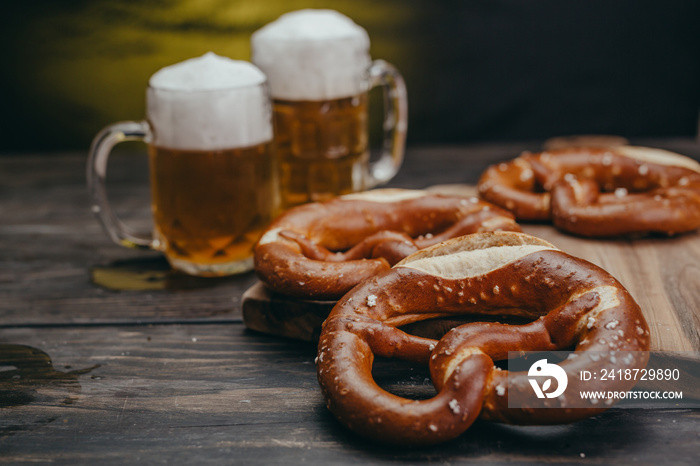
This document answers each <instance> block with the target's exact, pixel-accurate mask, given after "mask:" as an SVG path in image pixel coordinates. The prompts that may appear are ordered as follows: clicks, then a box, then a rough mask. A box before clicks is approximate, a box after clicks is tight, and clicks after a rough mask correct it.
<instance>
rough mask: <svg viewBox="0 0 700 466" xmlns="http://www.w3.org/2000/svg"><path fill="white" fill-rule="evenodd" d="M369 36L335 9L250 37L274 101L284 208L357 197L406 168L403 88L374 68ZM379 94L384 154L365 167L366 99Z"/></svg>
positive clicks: (379, 64)
mask: <svg viewBox="0 0 700 466" xmlns="http://www.w3.org/2000/svg"><path fill="white" fill-rule="evenodd" d="M369 45H370V42H369V36H368V35H367V32H366V31H365V30H364V29H363V28H361V27H360V26H358V25H357V24H355V23H354V22H353V21H352V20H350V19H349V18H347V17H346V16H343V15H341V14H340V13H337V12H335V11H332V10H300V11H296V12H292V13H287V14H285V15H282V16H281V17H280V18H278V19H277V20H275V21H273V22H272V23H270V24H268V25H266V26H264V27H263V28H261V29H260V30H258V31H256V32H255V33H254V34H253V36H252V38H251V49H252V61H253V63H254V64H255V65H257V66H258V68H260V69H261V70H262V71H263V72H264V73H265V74H266V75H267V79H268V82H269V85H270V93H271V95H272V99H273V113H274V119H275V142H276V147H277V154H278V157H279V161H280V167H279V169H280V180H279V183H280V195H281V199H282V205H283V207H285V208H287V207H291V206H293V205H297V204H302V203H305V202H309V201H323V200H326V199H329V198H331V197H334V196H337V195H339V194H346V193H350V192H357V191H362V190H365V189H369V188H372V187H375V186H377V185H379V184H382V183H385V182H387V181H389V180H390V179H391V178H393V177H394V175H395V174H396V172H397V171H398V170H399V167H400V166H401V163H402V161H403V155H404V145H405V140H406V127H407V113H408V110H407V98H406V86H405V84H404V81H403V78H402V77H401V75H400V74H399V72H398V71H397V70H396V69H395V68H394V67H393V66H392V65H390V64H388V63H386V62H385V61H382V60H376V61H374V62H372V61H371V58H370V56H369ZM376 86H381V87H382V88H383V90H384V101H385V104H384V109H385V110H384V142H383V149H382V153H381V155H380V156H379V158H378V159H377V160H376V161H372V162H370V153H369V141H368V139H369V138H368V93H369V90H370V89H371V88H373V87H376Z"/></svg>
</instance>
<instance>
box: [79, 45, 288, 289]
mask: <svg viewBox="0 0 700 466" xmlns="http://www.w3.org/2000/svg"><path fill="white" fill-rule="evenodd" d="M146 116H147V118H146V119H145V120H142V121H124V122H119V123H114V124H112V125H109V126H107V127H106V128H104V129H103V130H102V131H100V133H98V135H97V136H96V137H95V139H94V140H93V144H92V146H91V148H90V155H89V157H88V188H89V190H90V195H91V198H92V201H93V203H92V210H93V212H95V213H96V214H97V216H98V218H99V219H100V221H101V222H102V225H103V226H104V228H105V231H106V232H107V234H108V235H109V237H110V238H111V239H112V241H114V242H115V243H117V244H119V245H120V246H125V247H133V248H140V249H155V250H158V251H162V252H163V253H164V255H165V256H166V258H167V259H168V261H169V262H170V265H172V266H173V268H175V269H177V270H180V271H182V272H185V273H188V274H191V275H201V276H222V275H231V274H236V273H242V272H246V271H248V270H251V269H252V268H253V245H254V244H255V243H256V242H257V240H258V239H259V237H260V234H261V232H262V230H263V228H265V227H266V226H267V224H268V222H270V220H272V217H273V216H274V215H275V213H276V212H277V210H278V209H279V198H278V196H277V192H278V186H277V171H276V168H277V167H276V158H275V155H274V142H273V140H274V135H273V122H272V105H271V101H270V96H269V93H268V89H267V79H266V77H265V74H264V73H263V72H262V71H261V70H260V69H258V68H257V67H256V66H254V65H253V64H251V63H248V62H244V61H240V60H233V59H231V58H226V57H221V56H218V55H216V54H214V53H211V52H209V53H206V54H204V55H202V56H201V57H195V58H190V59H188V60H185V61H183V62H180V63H176V64H174V65H170V66H166V67H165V68H162V69H160V70H158V71H157V72H156V73H154V74H153V75H152V76H151V78H150V79H149V80H148V89H147V91H146ZM129 140H141V141H144V142H147V143H148V153H149V162H150V174H151V202H152V211H153V216H154V218H153V220H154V229H153V232H152V233H148V234H143V233H138V232H135V231H134V230H132V229H131V228H128V226H127V225H125V224H124V223H122V222H121V221H120V220H119V219H118V218H117V216H116V215H114V213H113V211H112V209H111V208H110V205H109V202H108V199H107V195H106V186H105V179H106V176H105V175H106V171H107V159H108V157H109V154H110V152H111V151H112V148H113V147H114V146H115V145H116V144H118V143H119V142H122V141H129Z"/></svg>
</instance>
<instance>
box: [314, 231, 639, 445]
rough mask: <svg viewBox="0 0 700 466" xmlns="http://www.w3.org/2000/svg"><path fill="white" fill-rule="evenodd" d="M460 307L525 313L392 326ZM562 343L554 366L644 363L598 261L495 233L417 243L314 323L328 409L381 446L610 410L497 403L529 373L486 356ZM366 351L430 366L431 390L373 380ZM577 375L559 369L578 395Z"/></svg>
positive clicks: (629, 308)
mask: <svg viewBox="0 0 700 466" xmlns="http://www.w3.org/2000/svg"><path fill="white" fill-rule="evenodd" d="M465 314H470V315H473V314H481V315H484V316H494V315H500V316H507V315H511V316H512V315H517V316H525V317H528V318H531V319H536V320H533V321H532V322H531V323H529V324H525V325H506V324H501V323H493V322H477V323H469V324H464V325H461V326H459V327H456V328H454V329H452V330H451V331H449V332H448V333H447V334H446V335H445V336H444V337H443V338H442V339H441V340H440V341H435V340H431V339H427V338H421V337H417V336H413V335H410V334H408V333H405V332H403V331H401V330H400V329H398V328H397V327H398V326H401V325H404V324H408V323H411V322H416V321H420V320H425V319H430V318H435V317H444V316H455V315H465ZM570 348H575V352H574V353H572V355H571V357H570V358H568V359H566V360H565V361H564V362H562V363H561V364H560V365H559V366H560V367H561V368H564V369H566V370H567V372H572V373H576V374H578V373H579V371H580V370H589V371H592V372H595V371H599V372H598V373H599V374H600V373H601V372H600V369H601V368H606V369H607V370H615V369H617V368H622V369H623V370H624V369H626V368H643V367H644V366H645V365H646V362H647V359H648V353H647V352H646V351H648V349H649V330H648V328H647V324H646V322H645V320H644V317H643V316H642V313H641V311H640V309H639V306H638V305H637V304H636V303H635V301H634V300H633V299H632V297H631V296H630V295H629V293H628V292H627V291H626V290H625V289H624V288H623V287H622V285H621V284H620V283H618V282H617V280H615V279H614V278H613V277H612V276H610V275H609V274H608V273H607V272H605V271H604V270H602V269H600V268H599V267H597V266H595V265H593V264H591V263H589V262H586V261H584V260H582V259H578V258H575V257H572V256H570V255H567V254H565V253H564V252H562V251H560V250H558V249H556V248H554V246H552V245H551V244H549V243H547V242H546V241H544V240H541V239H538V238H535V237H532V236H528V235H525V234H522V233H513V232H500V233H495V232H494V233H479V234H474V235H469V236H465V237H462V238H456V239H453V240H450V241H446V242H445V243H443V244H438V245H436V246H433V247H431V248H427V249H424V250H422V251H419V252H417V253H415V254H413V255H411V256H409V257H407V258H406V259H405V260H404V261H402V262H400V263H399V264H397V265H396V266H395V267H394V268H393V269H391V270H390V271H387V272H385V273H382V274H381V275H378V276H376V277H374V278H371V279H369V280H367V281H365V282H363V283H362V284H360V285H359V286H357V287H356V288H355V289H353V290H352V291H351V292H350V293H348V294H347V295H346V296H344V297H343V298H342V299H341V300H340V301H339V302H338V303H337V304H336V306H335V307H334V308H333V311H332V312H331V314H330V316H329V317H328V319H327V320H326V322H325V323H324V325H323V329H322V332H321V336H320V340H319V352H318V358H317V360H316V363H317V372H318V379H319V382H320V385H321V388H322V391H323V394H324V396H325V398H326V401H327V406H328V408H329V409H330V411H332V412H333V414H335V416H336V417H337V418H338V419H339V420H340V421H341V422H342V423H344V424H345V425H346V426H347V427H349V428H350V429H352V430H354V431H356V432H357V433H360V434H362V435H366V436H368V437H370V438H373V439H378V440H381V441H385V442H389V443H395V444H408V445H418V444H435V443H438V442H442V441H446V440H449V439H452V438H455V437H457V436H458V435H460V434H461V433H462V432H464V431H465V430H466V429H467V428H468V427H469V426H470V425H471V424H472V422H474V420H475V418H476V417H477V416H479V415H480V416H481V417H482V418H483V419H488V420H495V421H501V422H506V423H514V424H551V423H561V422H569V421H573V420H577V419H580V418H583V417H587V416H590V415H592V414H595V413H599V412H601V411H602V410H604V409H605V408H607V407H609V404H607V403H606V402H601V403H599V404H590V408H567V399H566V398H565V397H563V396H561V397H558V398H551V399H547V400H546V403H547V404H546V406H547V407H548V408H542V409H532V406H531V405H528V404H525V405H524V406H523V407H522V408H519V409H518V408H509V407H508V397H509V396H516V395H523V394H528V393H531V391H532V390H533V389H532V386H531V384H530V383H529V382H528V380H527V379H528V373H521V372H515V373H511V374H510V377H509V373H508V371H505V370H501V369H498V368H496V367H494V361H495V360H503V359H506V358H507V357H508V352H509V351H553V350H559V349H570ZM600 351H603V352H604V353H602V354H603V355H604V356H603V357H601V356H600V354H601V353H599V352H600ZM625 351H630V352H634V353H623V352H625ZM616 354H617V355H619V357H618V358H617V359H616V357H615V355H616ZM623 354H624V357H623ZM375 356H384V357H394V358H401V359H405V360H409V361H415V362H419V363H427V364H429V365H430V372H431V377H432V380H433V384H434V385H435V388H436V389H437V391H438V392H437V394H436V395H435V396H434V397H433V398H431V399H427V400H411V399H406V398H402V397H399V396H396V395H393V394H391V393H388V392H387V391H385V390H383V389H381V388H380V387H379V386H378V385H377V384H376V382H375V381H374V379H373V377H372V363H373V361H374V358H375ZM581 383H582V382H581V381H577V380H572V378H569V388H568V389H567V390H569V389H571V390H573V391H574V392H576V393H578V391H577V390H579V389H581V387H580V384H581ZM615 384H616V385H615V387H614V388H612V386H611V385H610V386H606V387H607V388H606V389H615V390H628V389H629V388H631V386H632V385H633V384H634V381H631V382H630V381H625V380H619V379H618V380H616V381H615ZM567 393H569V392H567ZM593 401H597V400H593ZM586 406H589V405H586Z"/></svg>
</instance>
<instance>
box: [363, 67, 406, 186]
mask: <svg viewBox="0 0 700 466" xmlns="http://www.w3.org/2000/svg"><path fill="white" fill-rule="evenodd" d="M369 86H370V89H371V88H373V87H377V86H381V87H382V89H383V92H384V124H383V126H384V141H383V144H382V152H381V155H380V156H379V159H377V160H376V161H375V162H373V163H372V164H370V167H369V180H368V182H367V188H373V187H375V186H377V185H380V184H383V183H386V182H387V181H389V180H390V179H392V178H393V177H394V176H395V175H396V173H397V172H398V171H399V168H400V167H401V163H402V162H403V156H404V150H405V145H406V129H407V127H408V98H407V95H406V84H405V83H404V80H403V77H402V76H401V74H400V73H399V71H398V70H397V69H396V68H395V67H394V66H393V65H391V64H389V63H387V62H385V61H384V60H375V61H373V62H372V65H371V66H370V68H369Z"/></svg>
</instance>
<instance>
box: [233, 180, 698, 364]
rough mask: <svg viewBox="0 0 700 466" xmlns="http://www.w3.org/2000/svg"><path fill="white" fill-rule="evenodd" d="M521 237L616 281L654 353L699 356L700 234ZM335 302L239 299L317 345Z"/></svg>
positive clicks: (265, 321) (271, 323)
mask: <svg viewBox="0 0 700 466" xmlns="http://www.w3.org/2000/svg"><path fill="white" fill-rule="evenodd" d="M430 189H431V190H434V191H438V192H449V193H458V194H463V195H473V194H474V192H475V191H474V187H473V186H467V185H450V186H436V187H433V188H430ZM522 228H523V231H525V233H528V234H531V235H534V236H538V237H540V238H543V239H545V240H547V241H549V242H551V243H552V244H554V245H555V246H556V247H558V248H559V249H561V250H563V251H565V252H567V253H569V254H572V255H574V256H578V257H581V258H583V259H586V260H588V261H590V262H592V263H594V264H596V265H598V266H600V267H602V268H603V269H605V270H607V271H608V272H610V273H611V274H612V275H613V276H614V277H616V278H617V279H618V280H619V281H620V282H621V283H622V284H623V285H624V286H625V287H626V288H627V290H628V291H629V292H630V293H631V294H632V296H633V297H634V298H635V299H636V301H637V303H639V305H640V306H641V308H642V312H643V313H644V315H645V317H646V319H647V322H648V323H649V328H650V331H651V342H652V347H651V349H652V350H655V351H656V350H659V351H660V350H663V351H700V233H699V232H695V233H691V234H686V235H681V236H678V237H673V238H643V239H631V240H628V239H617V240H610V239H605V240H601V239H584V238H578V237H575V236H571V235H567V234H564V233H561V232H559V231H558V230H556V229H554V228H553V227H551V226H549V225H533V224H523V225H522ZM333 304H334V303H333V302H326V301H304V300H298V299H290V298H287V297H284V296H280V295H275V294H273V293H271V292H269V291H268V290H267V289H265V287H264V286H262V284H260V283H258V284H256V285H254V286H253V287H252V288H250V289H249V290H248V291H246V293H245V294H244V295H243V303H242V305H243V319H244V322H245V324H246V325H247V326H248V327H249V328H251V329H253V330H257V331H261V332H264V333H270V334H274V335H279V336H285V337H290V338H296V339H301V340H305V341H315V340H316V339H317V338H318V332H319V330H320V325H321V323H322V322H323V320H324V319H325V317H326V316H327V315H328V312H330V310H331V308H332V307H333ZM449 325H451V322H449V321H448V322H441V323H438V324H431V325H426V326H424V327H421V326H418V327H417V328H416V329H415V330H416V333H419V334H424V335H426V336H429V335H432V334H435V333H437V334H439V333H440V332H441V331H443V330H444V328H447V327H448V326H449Z"/></svg>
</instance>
